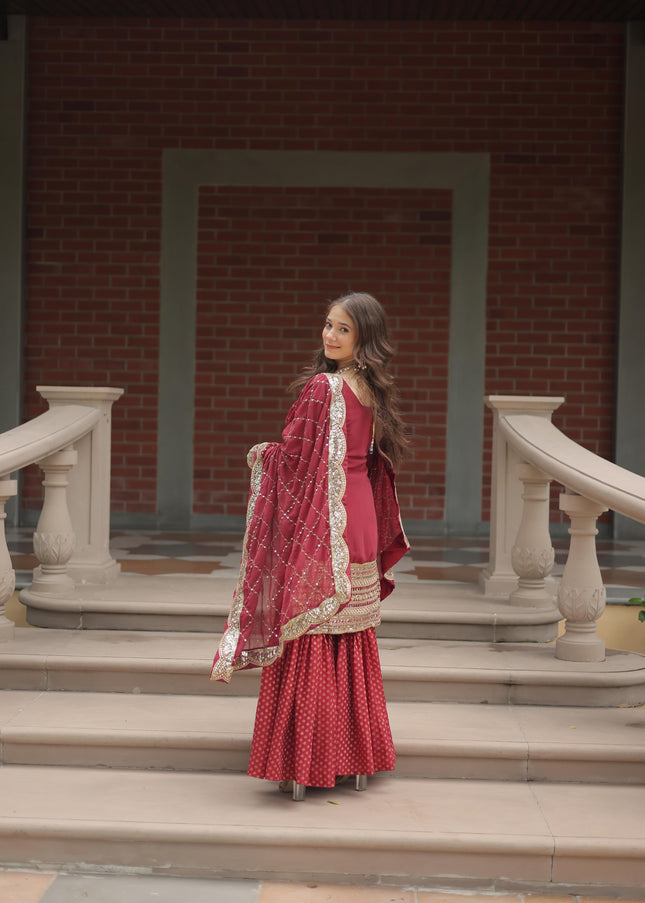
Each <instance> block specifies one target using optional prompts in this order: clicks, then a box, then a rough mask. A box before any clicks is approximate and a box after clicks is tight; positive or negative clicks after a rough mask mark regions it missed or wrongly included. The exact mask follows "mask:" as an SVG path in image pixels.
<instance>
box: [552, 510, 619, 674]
mask: <svg viewBox="0 0 645 903" xmlns="http://www.w3.org/2000/svg"><path fill="white" fill-rule="evenodd" d="M560 508H561V509H562V510H563V511H564V512H565V513H566V514H567V515H568V517H569V518H570V519H571V527H570V528H569V533H570V535H571V544H570V546H569V556H568V558H567V563H566V566H565V569H564V573H563V575H562V580H561V582H560V587H559V589H558V608H559V609H560V611H561V612H562V614H563V615H564V617H565V618H566V619H567V621H566V624H565V632H564V634H563V635H562V636H561V637H559V638H558V639H557V640H556V644H555V656H556V658H559V659H563V660H564V661H567V662H602V661H604V658H605V643H604V641H603V640H601V639H600V637H599V636H598V635H597V633H596V621H597V620H598V618H599V617H600V616H601V614H602V613H603V611H604V610H605V600H606V591H605V587H604V585H603V582H602V576H601V574H600V568H599V566H598V558H597V557H596V540H595V537H596V534H597V533H598V530H597V529H596V521H597V519H598V517H599V516H600V515H601V514H602V513H603V512H604V511H606V510H607V509H606V508H604V507H603V506H602V505H600V504H599V503H598V502H594V501H592V500H591V499H587V498H584V496H581V495H575V494H574V493H572V492H564V493H562V495H561V496H560Z"/></svg>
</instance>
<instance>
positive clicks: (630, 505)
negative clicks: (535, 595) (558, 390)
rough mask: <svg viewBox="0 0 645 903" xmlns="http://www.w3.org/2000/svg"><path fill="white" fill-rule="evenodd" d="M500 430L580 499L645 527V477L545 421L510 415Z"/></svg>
mask: <svg viewBox="0 0 645 903" xmlns="http://www.w3.org/2000/svg"><path fill="white" fill-rule="evenodd" d="M500 429H501V431H502V433H503V434H504V436H505V438H506V440H507V442H510V443H511V444H512V445H513V447H514V448H515V449H516V450H517V451H518V452H519V454H520V455H521V457H522V458H523V459H524V460H525V461H527V462H528V463H529V464H532V465H533V466H534V467H537V468H538V469H539V470H542V471H544V473H547V474H549V476H550V477H552V478H553V479H554V480H557V481H558V483H561V484H562V485H563V486H566V487H567V488H568V489H570V490H572V491H573V492H575V493H577V494H578V495H583V496H585V498H589V499H593V500H594V501H596V502H599V503H600V504H602V505H604V506H605V507H606V508H611V510H612V511H617V512H618V513H619V514H624V515H625V517H630V518H631V519H632V520H635V521H638V522H639V523H641V524H645V477H642V476H639V475H638V474H635V473H632V472H631V471H630V470H625V468H624V467H619V466H618V464H614V463H613V462H612V461H607V459H606V458H601V457H600V456H599V455H595V454H594V453H593V452H591V451H589V449H587V448H583V447H582V446H581V445H578V444H577V442H574V441H573V440H572V439H569V437H568V436H565V434H564V433H562V432H561V431H560V430H559V429H558V428H557V427H555V426H554V425H553V424H552V423H551V422H549V421H548V420H545V419H544V418H543V417H535V416H533V415H530V414H508V415H506V416H504V417H502V418H500Z"/></svg>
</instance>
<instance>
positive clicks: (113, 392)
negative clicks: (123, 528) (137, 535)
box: [38, 386, 123, 583]
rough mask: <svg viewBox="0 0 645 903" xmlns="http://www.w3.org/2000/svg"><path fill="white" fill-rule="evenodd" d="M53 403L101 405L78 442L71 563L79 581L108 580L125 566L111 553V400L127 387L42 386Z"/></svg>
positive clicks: (70, 568) (73, 480) (73, 477)
mask: <svg viewBox="0 0 645 903" xmlns="http://www.w3.org/2000/svg"><path fill="white" fill-rule="evenodd" d="M38 391H39V392H40V394H41V395H42V397H43V398H44V399H46V401H47V402H48V403H49V407H50V408H53V407H56V406H57V405H64V404H82V405H87V406H88V407H93V408H97V409H98V410H99V411H100V412H101V415H102V416H101V419H100V420H99V422H98V423H97V425H96V426H95V427H94V429H93V430H92V432H91V433H89V434H88V435H87V436H85V437H84V438H83V439H81V440H80V441H79V442H77V443H76V445H75V447H76V450H77V451H78V465H77V466H76V467H75V468H74V470H73V471H72V472H71V474H70V480H69V491H68V494H67V499H68V505H69V512H70V516H71V519H72V523H73V525H74V532H75V533H76V546H75V548H74V552H73V554H72V557H71V559H70V561H69V564H68V566H67V570H68V573H69V574H70V576H71V577H72V578H73V579H74V580H75V581H76V583H83V582H86V583H110V582H111V581H112V580H114V579H116V577H117V576H118V574H119V571H120V570H121V566H120V565H119V564H118V562H116V561H115V560H114V559H113V558H112V556H111V555H110V474H111V431H112V405H113V403H114V402H115V401H116V400H117V399H118V398H120V397H121V395H123V389H112V388H100V387H99V388H97V387H77V386H38Z"/></svg>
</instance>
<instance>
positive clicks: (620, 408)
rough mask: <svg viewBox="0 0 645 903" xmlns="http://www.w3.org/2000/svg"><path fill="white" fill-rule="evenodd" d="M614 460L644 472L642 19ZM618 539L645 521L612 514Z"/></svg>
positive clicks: (626, 184)
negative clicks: (639, 521) (641, 521)
mask: <svg viewBox="0 0 645 903" xmlns="http://www.w3.org/2000/svg"><path fill="white" fill-rule="evenodd" d="M623 152H624V161H623V217H622V242H621V263H620V302H619V303H620V312H619V329H618V374H617V399H616V463H617V464H620V465H621V467H626V468H627V469H628V470H632V471H634V472H635V473H639V474H643V475H645V402H644V401H643V389H644V387H645V22H631V23H630V24H629V25H628V27H627V60H626V77H625V120H624V151H623ZM614 536H615V537H616V538H617V539H635V538H640V539H644V538H645V526H643V525H642V524H637V523H635V522H634V521H630V520H628V519H627V518H624V517H621V516H619V515H616V517H615V519H614Z"/></svg>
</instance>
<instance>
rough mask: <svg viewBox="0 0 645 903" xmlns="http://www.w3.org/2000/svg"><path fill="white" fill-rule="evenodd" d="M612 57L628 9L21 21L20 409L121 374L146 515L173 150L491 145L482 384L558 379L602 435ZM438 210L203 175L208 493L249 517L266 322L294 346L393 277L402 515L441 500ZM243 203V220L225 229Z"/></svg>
mask: <svg viewBox="0 0 645 903" xmlns="http://www.w3.org/2000/svg"><path fill="white" fill-rule="evenodd" d="M623 54H624V48H623V35H622V28H621V27H620V26H617V25H594V24H566V23H560V24H544V23H538V24H535V23H523V24H522V23H508V24H495V23H477V24H472V23H432V22H415V23H367V22H333V23H332V22H330V23H315V22H298V21H291V22H281V21H263V22H260V21H253V22H223V21H221V22H217V21H197V20H185V21H181V20H158V21H156V20H153V21H146V20H137V19H133V20H118V19H115V20H74V19H61V20H53V19H45V18H35V19H31V20H30V54H29V136H28V138H29V169H28V178H29V246H28V248H29V259H28V285H27V290H28V334H27V355H26V367H27V369H26V386H27V390H26V415H27V416H33V415H34V414H35V413H37V412H38V411H40V410H41V409H42V408H41V406H40V403H39V401H38V399H37V397H36V395H35V391H34V388H33V387H34V386H35V385H36V384H39V383H70V382H73V383H77V384H79V383H93V384H96V385H100V384H109V385H117V386H124V387H125V388H126V395H125V396H124V398H123V399H122V400H121V401H120V402H118V403H117V405H116V406H115V416H114V437H115V443H114V465H113V473H114V483H113V485H114V492H113V499H114V506H113V507H114V510H115V511H120V512H132V513H135V512H136V513H152V512H154V511H155V509H156V497H155V482H156V473H155V468H156V445H155V440H156V408H157V396H156V387H157V336H158V298H159V252H160V204H161V154H162V150H163V149H164V148H168V147H183V148H219V149H224V148H253V149H272V150H279V149H289V150H294V149H303V150H343V151H379V150H380V151H422V152H453V151H455V152H489V153H490V154H491V172H492V180H491V218H490V255H489V278H488V325H487V366H486V391H487V392H490V393H530V394H564V395H566V396H567V404H566V406H565V407H564V409H563V412H562V414H560V415H557V416H556V418H555V419H556V422H557V423H558V425H560V426H561V427H562V428H564V429H565V430H566V431H567V433H568V434H569V435H571V436H572V438H574V439H576V440H578V441H581V442H582V443H583V444H585V445H587V446H588V447H589V448H591V449H592V450H594V451H597V452H599V453H601V454H603V455H608V456H610V455H611V449H612V408H613V392H614V367H615V319H616V291H617V252H618V220H619V178H620V117H621V103H622V94H621V92H622V69H623ZM294 207H295V208H296V209H297V211H298V213H297V217H296V223H297V228H294V225H296V224H295V223H293V222H292V217H293V213H294ZM363 211H369V213H370V217H369V218H368V217H367V216H365V215H364V214H363ZM447 212H448V204H447V198H446V197H445V196H443V195H442V193H436V192H435V193H433V192H425V193H416V192H409V193H408V192H398V191H382V192H381V191H349V190H345V191H338V192H330V191H319V192H314V191H305V190H304V189H303V190H289V191H274V192H267V191H266V190H264V191H258V190H253V191H251V190H249V191H245V190H244V189H241V188H237V189H234V190H233V189H222V188H220V189H217V190H215V189H211V188H208V189H203V190H202V192H201V195H200V243H199V266H198V278H199V311H198V317H199V330H198V333H199V344H198V348H197V355H198V370H197V390H196V406H197V422H198V423H202V422H205V426H204V427H203V428H200V429H199V431H198V434H197V435H196V437H195V449H196V451H195V471H196V473H195V500H196V509H195V510H196V511H197V512H202V513H205V512H210V513H217V514H227V513H228V514H232V513H239V512H240V511H241V510H242V508H243V505H244V498H242V499H240V497H239V496H240V493H242V495H243V496H244V495H245V489H244V490H243V489H242V484H243V482H244V479H245V478H246V474H245V473H244V474H243V471H242V470H240V467H239V460H240V457H242V459H243V452H244V449H243V448H239V447H238V445H239V443H238V440H239V442H241V443H242V445H246V444H248V442H247V440H249V439H251V440H252V441H255V438H256V432H260V431H262V433H263V436H262V438H264V437H267V438H270V437H269V436H266V431H267V430H270V431H272V435H274V436H275V435H277V433H278V431H279V421H280V417H281V415H282V412H283V411H284V407H285V406H286V399H285V400H284V401H283V400H282V399H283V398H284V396H283V395H282V392H283V388H284V386H285V385H286V384H287V383H288V382H289V379H290V377H291V375H292V372H293V369H292V367H291V363H292V362H293V357H292V355H291V354H290V353H287V352H286V351H285V352H281V353H280V355H278V356H276V354H275V353H272V349H271V348H270V347H269V344H270V342H269V341H268V339H270V335H269V336H268V337H267V335H266V334H264V335H260V334H259V331H261V330H258V326H263V327H265V328H266V329H269V328H271V325H272V324H271V322H270V319H271V318H270V316H269V315H268V314H269V312H271V311H273V310H275V309H278V310H279V311H280V312H281V314H282V316H284V315H286V316H287V317H289V318H293V320H294V323H295V334H296V344H297V348H298V354H297V360H296V361H295V363H296V365H297V366H298V365H299V364H300V363H301V361H302V360H303V359H304V358H306V357H307V356H308V350H309V348H310V347H311V346H312V344H315V342H316V340H317V334H318V328H319V323H318V322H317V319H319V317H318V312H319V311H320V305H322V304H323V302H324V300H325V299H326V298H327V297H329V296H330V295H331V296H333V295H335V294H337V293H338V292H342V291H344V290H345V289H346V288H347V287H348V286H351V287H353V288H361V289H365V290H369V291H372V292H373V293H374V294H376V295H377V296H380V297H381V298H382V300H383V301H384V303H385V304H386V306H387V307H388V309H389V310H390V312H391V313H392V315H393V316H392V325H393V337H394V339H395V341H396V342H397V343H398V345H399V346H400V348H401V349H402V350H405V352H406V353H405V355H403V356H402V357H401V358H400V364H399V376H400V385H401V389H402V390H403V396H404V406H405V408H406V413H407V414H408V419H409V420H410V422H411V423H412V426H413V429H414V434H415V435H414V440H415V455H414V458H413V459H412V460H411V462H410V464H409V466H408V467H407V469H406V470H405V471H404V472H402V473H401V500H402V503H403V507H404V514H405V515H406V517H408V518H415V517H417V518H418V517H424V518H431V519H440V518H441V517H442V516H443V495H442V473H443V467H444V445H445V436H444V430H443V425H444V421H445V379H446V350H447V348H446V337H447V312H446V303H447V294H448V283H447V279H448V267H449V262H448V257H449V246H448V245H447V243H446V241H447V239H448V237H449V229H450V222H449V219H448V218H447V217H446V214H447ZM251 214H252V221H253V232H252V234H253V236H254V238H253V240H252V241H251V242H248V241H242V240H241V239H236V238H233V239H231V240H230V241H226V243H225V245H224V247H225V250H222V247H221V246H220V239H221V236H222V234H226V233H227V232H229V233H232V234H235V233H236V232H239V230H240V229H242V231H243V230H244V228H245V227H246V225H247V221H246V218H248V217H249V216H251ZM287 216H288V217H289V222H288V223H287V222H286V220H287ZM424 217H425V218H424ZM276 223H277V224H279V225H280V226H283V225H284V226H285V229H284V231H285V233H286V234H288V235H289V236H290V241H289V243H288V244H289V248H288V251H286V252H285V253H284V255H282V256H281V259H280V263H279V264H277V265H274V264H275V262H274V261H268V260H267V259H266V254H265V246H266V243H267V240H268V239H270V240H271V243H272V245H273V243H274V242H275V241H276V229H275V226H276ZM219 230H223V233H220V232H219ZM218 233H219V234H218ZM314 235H315V236H317V237H316V239H315V240H313V236H314ZM325 235H328V236H334V237H335V238H337V236H339V235H344V236H347V240H346V241H343V242H340V241H338V240H335V241H333V242H332V241H331V240H324V239H323V236H325ZM363 236H365V238H366V239H367V240H365V241H364V240H363ZM284 244H286V242H284ZM384 249H385V253H383V252H384ZM395 251H396V253H395ZM224 269H226V270H228V279H222V278H221V277H222V273H223V271H224ZM244 281H246V283H247V285H246V286H244V287H243V286H242V282H244ZM237 292H240V293H241V295H244V293H246V295H245V297H241V296H239V295H237V294H236V293H237ZM260 307H261V308H262V309H261V310H260ZM428 312H429V313H430V316H428ZM312 313H313V317H312V316H311V314H312ZM259 318H261V319H259ZM420 322H421V323H423V328H424V330H425V335H419V334H418V324H419V323H420ZM220 326H221V327H222V328H223V329H224V330H225V332H224V333H222V332H221V331H220V328H219V327H220ZM254 331H256V332H257V335H254ZM252 339H253V341H256V340H257V345H254V353H253V363H254V366H255V365H257V366H258V368H259V369H260V374H261V381H262V386H261V393H260V398H259V403H258V401H257V396H256V398H255V399H254V400H253V402H251V400H250V399H251V397H252V396H251V395H245V394H244V393H243V392H242V389H246V388H247V385H248V388H249V389H251V388H252V387H251V385H250V383H251V379H250V377H249V375H248V363H249V350H248V347H249V346H248V342H249V341H251V340H252ZM429 340H430V341H431V344H430V345H428V341H429ZM236 343H238V344H236ZM243 346H244V347H243ZM408 352H409V354H408ZM241 353H243V355H244V359H243V360H240V366H241V369H242V372H240V373H239V374H236V373H235V371H234V369H233V368H234V366H235V361H236V360H237V359H239V357H240V354H241ZM227 354H228V355H229V358H230V359H227V358H226V355H227ZM428 361H430V367H429V374H428V372H427V371H428ZM243 365H247V366H246V367H245V366H243ZM297 366H296V369H297ZM222 376H224V377H225V379H224V383H222V381H221V377H222ZM214 392H217V393H218V394H217V395H214ZM234 392H239V394H238V395H235V394H233V393H234ZM276 395H278V396H279V398H280V406H281V410H280V412H279V415H280V416H276V417H275V418H274V419H272V418H271V416H270V408H269V409H267V405H266V402H267V399H269V400H271V399H274V398H275V397H276ZM245 405H246V407H244V406H245ZM214 410H218V411H220V412H221V413H220V414H219V417H220V418H221V422H223V423H224V424H225V437H226V442H225V444H224V446H223V447H222V448H219V447H218V432H217V431H218V427H217V423H218V422H220V421H218V420H217V419H216V418H214V416H213V412H214ZM243 411H244V412H245V413H248V415H249V416H248V417H246V416H242V412H243ZM487 423H488V421H487ZM488 448H489V441H487V449H488ZM484 472H485V474H486V473H487V465H486V464H485V469H484ZM242 474H243V475H242ZM26 482H27V487H26V504H27V505H32V506H33V505H35V504H36V503H35V501H34V497H35V496H36V495H39V488H38V486H37V485H35V481H34V479H33V478H29V479H28V480H27V481H26ZM484 495H485V498H484V505H483V514H484V517H485V516H487V500H486V491H485V493H484Z"/></svg>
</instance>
